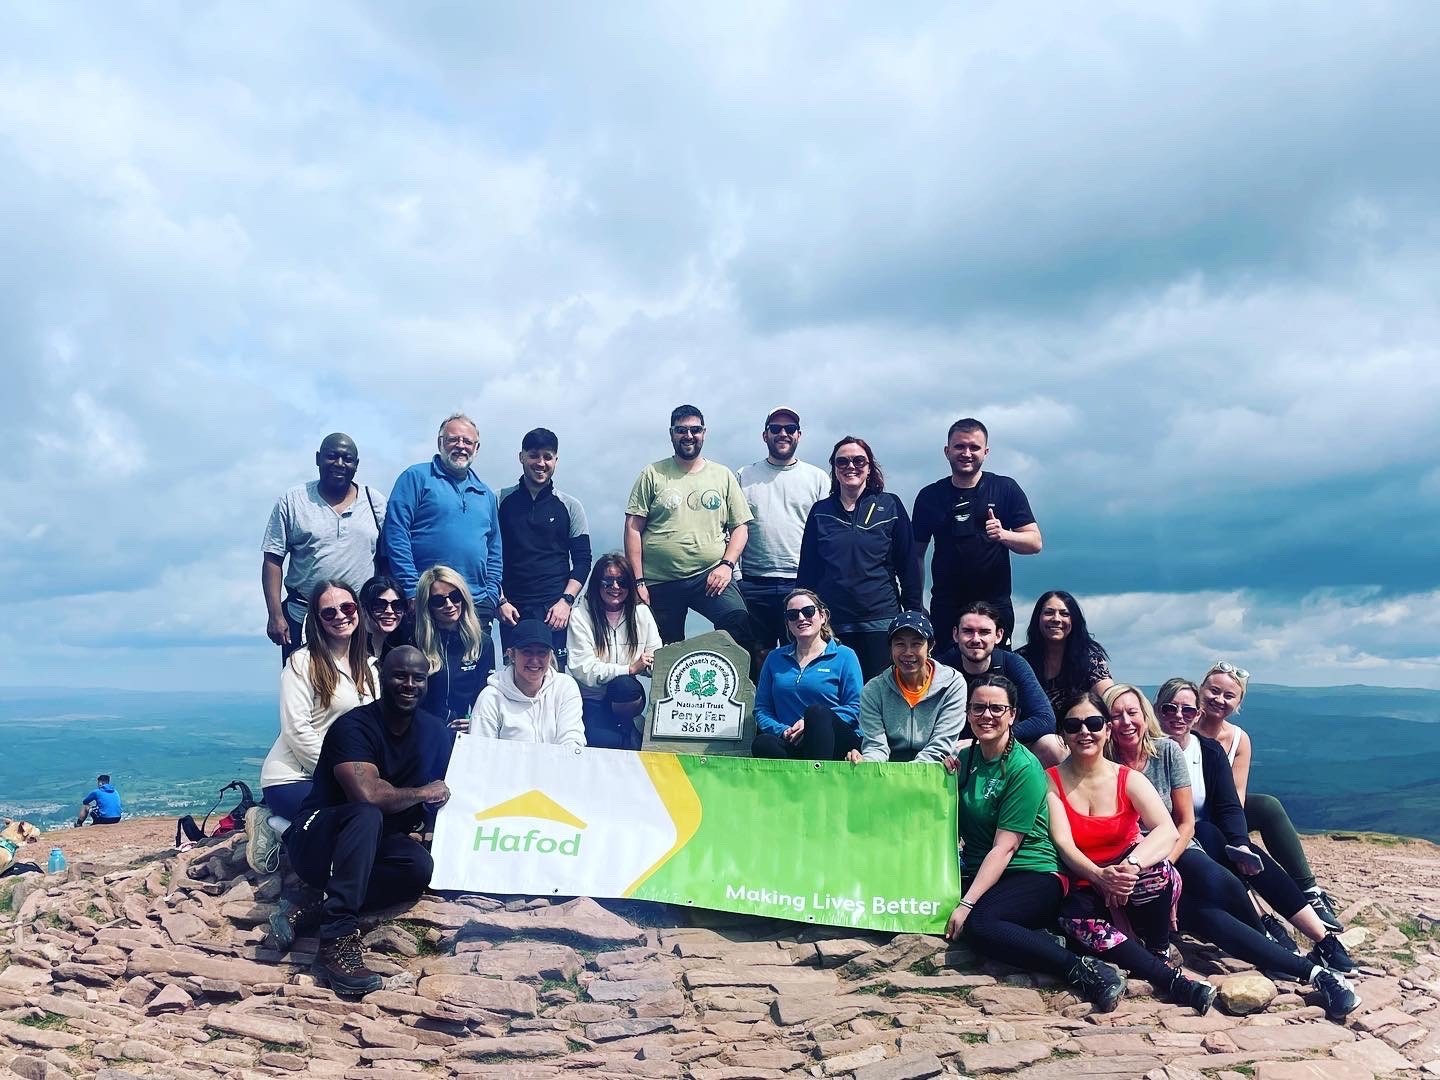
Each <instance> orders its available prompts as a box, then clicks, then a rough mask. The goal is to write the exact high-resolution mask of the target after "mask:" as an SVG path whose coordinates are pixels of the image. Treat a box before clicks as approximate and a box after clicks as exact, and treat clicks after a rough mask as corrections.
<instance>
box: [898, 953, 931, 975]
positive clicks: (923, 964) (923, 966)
mask: <svg viewBox="0 0 1440 1080" xmlns="http://www.w3.org/2000/svg"><path fill="white" fill-rule="evenodd" d="M905 970H906V971H908V972H909V973H910V974H911V975H934V974H935V973H936V971H937V970H938V969H937V968H936V967H935V962H934V961H933V960H930V959H929V958H928V957H927V958H926V959H924V960H916V961H915V963H913V964H911V965H910V966H909V967H908V968H906V969H905Z"/></svg>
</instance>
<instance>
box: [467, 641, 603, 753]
mask: <svg viewBox="0 0 1440 1080" xmlns="http://www.w3.org/2000/svg"><path fill="white" fill-rule="evenodd" d="M507 660H508V661H509V662H508V663H507V664H506V665H505V666H504V667H503V668H501V669H500V670H499V671H497V672H495V674H494V675H492V676H490V683H489V685H488V686H486V687H485V689H484V690H482V691H480V700H479V701H477V702H476V703H475V716H474V718H473V719H472V720H471V721H469V722H468V723H462V726H461V727H460V730H461V731H473V732H474V733H475V734H476V735H483V736H484V737H485V738H487V739H511V740H514V741H515V742H534V743H552V744H559V745H563V746H573V747H576V748H577V749H578V748H579V747H582V746H584V745H585V723H584V721H583V720H582V719H581V708H580V687H579V686H577V685H576V684H575V680H574V679H573V678H572V677H571V676H569V675H566V674H565V673H564V672H563V671H556V670H555V646H554V643H553V638H552V637H551V634H550V628H549V627H547V626H546V625H545V624H544V623H542V622H541V621H540V620H539V619H522V620H521V621H520V622H519V623H517V624H516V625H515V631H514V633H513V634H512V635H511V638H510V649H509V652H508V655H507Z"/></svg>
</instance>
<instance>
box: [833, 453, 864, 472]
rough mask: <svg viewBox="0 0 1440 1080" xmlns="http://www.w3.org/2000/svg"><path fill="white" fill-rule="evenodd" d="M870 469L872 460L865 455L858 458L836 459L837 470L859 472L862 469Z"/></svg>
mask: <svg viewBox="0 0 1440 1080" xmlns="http://www.w3.org/2000/svg"><path fill="white" fill-rule="evenodd" d="M869 467H870V459H869V458H868V457H865V456H864V455H858V456H856V457H837V458H836V459H835V468H837V469H855V470H857V471H858V470H860V469H868V468H869Z"/></svg>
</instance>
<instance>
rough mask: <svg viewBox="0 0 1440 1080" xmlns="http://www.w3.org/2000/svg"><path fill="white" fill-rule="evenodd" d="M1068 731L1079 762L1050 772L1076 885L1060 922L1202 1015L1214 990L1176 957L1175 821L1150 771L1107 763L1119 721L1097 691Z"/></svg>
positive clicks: (1060, 838)
mask: <svg viewBox="0 0 1440 1080" xmlns="http://www.w3.org/2000/svg"><path fill="white" fill-rule="evenodd" d="M1060 730H1061V732H1062V733H1063V734H1064V736H1065V744H1066V746H1067V747H1068V748H1069V750H1070V756H1069V757H1067V758H1066V759H1065V760H1064V761H1063V762H1061V763H1060V764H1059V765H1054V766H1051V767H1050V768H1049V769H1047V770H1046V775H1047V776H1048V777H1049V779H1050V795H1049V811H1050V838H1051V839H1052V840H1054V841H1055V847H1056V850H1058V851H1059V853H1060V860H1061V862H1063V863H1064V864H1065V866H1066V867H1067V869H1068V870H1069V877H1070V882H1071V887H1070V889H1069V891H1068V892H1067V893H1066V895H1065V899H1064V900H1062V901H1061V902H1060V926H1061V928H1062V929H1063V930H1064V931H1065V935H1066V936H1067V937H1068V938H1070V939H1071V940H1072V941H1074V942H1076V943H1077V945H1078V946H1079V947H1080V948H1082V949H1085V950H1086V951H1088V952H1092V953H1094V954H1095V955H1097V956H1099V957H1100V958H1101V959H1102V960H1104V961H1105V962H1107V963H1112V964H1116V965H1118V966H1119V967H1120V968H1122V969H1123V970H1125V971H1128V972H1129V973H1130V974H1131V975H1134V976H1135V977H1137V978H1141V979H1148V980H1149V981H1150V984H1151V985H1152V986H1154V987H1155V989H1156V990H1157V991H1158V992H1159V993H1161V994H1163V995H1164V996H1165V997H1166V998H1168V999H1169V1000H1171V1001H1173V1002H1175V1004H1177V1005H1189V1006H1190V1007H1191V1008H1193V1009H1194V1010H1195V1011H1196V1012H1197V1013H1200V1014H1201V1015H1202V1016H1203V1015H1204V1014H1205V1013H1207V1012H1209V1011H1210V1005H1211V1003H1212V1002H1214V1000H1215V987H1213V986H1211V985H1210V984H1209V983H1208V982H1202V981H1197V980H1193V979H1189V978H1186V976H1185V975H1184V974H1183V973H1182V972H1181V970H1180V969H1179V968H1178V967H1176V966H1175V965H1173V964H1172V963H1170V960H1169V945H1170V930H1171V927H1172V925H1173V920H1174V918H1175V910H1174V908H1175V903H1176V901H1177V900H1178V897H1179V890H1180V878H1179V875H1178V874H1176V872H1175V867H1174V866H1173V865H1172V864H1171V863H1170V859H1169V856H1170V852H1171V851H1173V850H1174V848H1175V846H1176V843H1177V841H1178V840H1179V832H1178V830H1177V829H1176V828H1175V823H1174V822H1173V821H1171V820H1170V815H1169V814H1167V813H1166V812H1165V806H1164V804H1163V803H1161V801H1160V796H1159V795H1157V794H1156V793H1155V788H1154V787H1153V786H1152V785H1151V783H1150V781H1149V780H1147V779H1145V774H1144V773H1141V772H1136V771H1135V770H1133V769H1129V768H1126V767H1125V766H1123V765H1117V764H1116V763H1115V762H1113V761H1111V760H1109V759H1108V758H1106V757H1105V745H1106V743H1107V742H1108V741H1109V737H1110V720H1109V716H1108V715H1107V714H1106V712H1105V703H1104V702H1103V701H1102V700H1101V699H1100V698H1099V697H1098V696H1097V695H1096V694H1094V693H1091V692H1090V691H1086V692H1084V693H1083V694H1080V695H1078V696H1077V697H1075V698H1074V699H1072V700H1071V701H1069V702H1066V703H1064V704H1063V705H1062V711H1061V718H1060Z"/></svg>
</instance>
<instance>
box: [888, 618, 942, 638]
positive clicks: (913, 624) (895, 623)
mask: <svg viewBox="0 0 1440 1080" xmlns="http://www.w3.org/2000/svg"><path fill="white" fill-rule="evenodd" d="M900 630H914V631H915V632H916V633H917V634H919V635H920V636H921V637H923V638H924V639H925V640H926V641H934V640H935V627H933V626H931V625H930V617H929V616H928V615H926V614H925V613H924V612H923V611H902V612H900V614H899V615H896V616H895V618H894V619H893V620H891V622H890V630H889V632H888V633H887V634H886V635H885V637H886V638H887V639H889V638H893V637H894V636H895V634H896V632H897V631H900Z"/></svg>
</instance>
